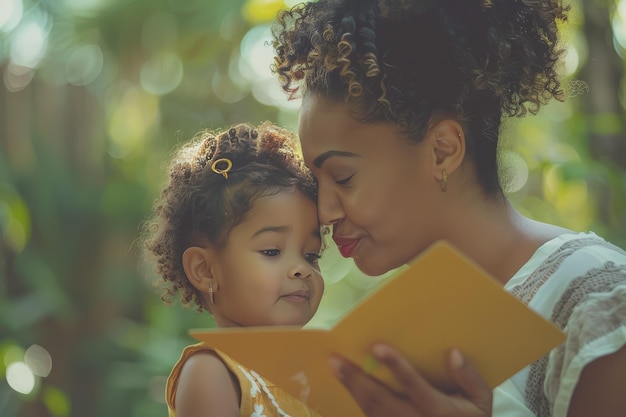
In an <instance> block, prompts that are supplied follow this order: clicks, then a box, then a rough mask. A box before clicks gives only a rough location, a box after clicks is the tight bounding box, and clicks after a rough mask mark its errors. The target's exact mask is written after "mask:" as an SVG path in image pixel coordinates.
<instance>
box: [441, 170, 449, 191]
mask: <svg viewBox="0 0 626 417" xmlns="http://www.w3.org/2000/svg"><path fill="white" fill-rule="evenodd" d="M441 191H443V192H444V193H445V192H446V191H448V173H447V172H446V170H445V169H444V170H443V171H441Z"/></svg>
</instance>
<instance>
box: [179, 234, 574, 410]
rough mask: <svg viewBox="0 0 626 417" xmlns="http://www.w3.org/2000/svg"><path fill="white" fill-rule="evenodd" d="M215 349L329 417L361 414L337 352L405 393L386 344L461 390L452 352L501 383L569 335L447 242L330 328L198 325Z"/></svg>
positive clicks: (438, 379) (435, 379)
mask: <svg viewBox="0 0 626 417" xmlns="http://www.w3.org/2000/svg"><path fill="white" fill-rule="evenodd" d="M190 333H191V335H192V336H193V337H194V338H196V339H198V340H200V341H203V342H206V343H207V344H208V345H210V346H213V347H215V348H217V349H220V350H221V351H223V352H225V353H226V354H228V355H230V356H231V357H232V358H233V359H235V360H237V361H239V362H240V363H242V364H244V365H245V366H247V367H249V368H251V369H253V370H255V371H256V372H257V373H259V374H260V375H261V376H263V377H264V378H266V379H268V380H270V381H272V382H273V383H275V384H276V385H278V386H280V387H282V388H283V389H284V390H286V391H288V392H289V393H291V394H292V395H293V396H295V397H296V398H300V399H301V400H302V401H303V402H304V403H306V404H307V405H308V406H309V407H311V408H312V409H314V410H316V411H317V412H318V413H319V414H320V415H321V416H322V417H345V416H350V417H352V416H363V414H362V412H361V411H360V409H359V408H358V406H357V404H356V403H355V402H354V400H353V399H352V397H351V396H350V395H349V394H348V392H347V391H346V390H345V389H344V388H343V386H342V385H341V384H340V383H339V382H338V381H337V380H336V379H335V378H334V376H333V375H332V373H331V371H330V368H329V366H328V356H329V355H330V354H331V353H333V352H334V353H338V354H340V355H342V356H344V357H347V358H349V359H351V360H352V361H354V362H355V363H357V364H360V365H362V366H363V367H364V368H365V369H367V370H368V371H369V372H371V373H372V374H373V375H375V376H376V377H378V378H380V379H381V380H382V381H383V382H385V383H387V384H388V385H390V386H392V387H394V388H397V389H399V386H398V384H397V383H396V382H395V380H394V378H393V376H392V374H391V373H389V371H387V370H386V368H385V367H383V366H378V365H377V364H376V362H375V361H374V360H373V359H372V357H371V355H370V350H369V349H370V347H371V345H372V344H373V343H376V342H386V343H389V344H391V345H392V346H394V347H395V348H397V349H398V350H399V351H401V352H402V353H403V354H405V355H406V356H407V358H409V359H410V360H411V361H412V363H413V364H414V365H415V367H416V368H417V369H418V370H420V371H421V372H422V373H423V375H425V376H426V377H427V378H428V379H429V380H430V381H431V382H432V383H433V384H435V385H436V386H438V387H441V388H444V389H449V388H452V387H453V386H454V384H453V382H452V380H451V379H450V378H449V376H448V374H447V372H446V366H445V358H446V354H447V352H448V351H449V350H450V349H451V348H458V349H459V350H460V351H461V352H463V354H464V355H465V356H466V357H467V358H468V359H469V360H471V361H472V363H473V364H474V365H475V366H476V367H477V368H478V370H479V371H480V373H481V374H482V376H483V377H484V378H485V380H486V381H487V382H488V383H489V384H490V385H491V386H492V387H495V386H497V385H499V384H500V383H502V382H504V381H505V380H506V379H508V378H509V377H511V376H513V375H514V374H515V373H516V372H518V371H519V370H521V369H522V368H524V367H525V366H526V365H528V364H530V363H531V362H533V361H535V360H537V359H539V358H540V357H541V356H543V355H545V354H546V353H548V352H549V351H550V350H551V349H552V348H554V347H556V346H558V345H559V344H561V343H562V342H563V341H564V340H565V334H564V333H563V332H561V331H560V330H559V329H558V328H557V327H555V326H554V325H553V324H552V323H550V322H548V321H547V320H545V319H544V318H542V317H541V316H539V315H538V314H536V313H535V312H533V311H532V310H530V309H529V308H528V307H527V306H526V305H524V304H523V303H522V302H520V301H519V300H517V299H516V298H515V297H513V296H512V295H511V294H509V293H507V292H506V291H504V289H503V288H502V286H501V285H500V284H499V283H498V282H496V281H495V280H494V279H493V278H491V277H490V276H489V275H488V274H487V273H486V272H484V271H483V270H482V269H481V268H480V267H478V266H477V265H476V264H475V263H473V262H472V261H470V260H469V259H467V258H466V257H465V256H464V255H462V254H461V253H460V252H458V251H457V250H455V249H454V248H453V247H451V246H450V245H449V244H447V243H446V242H438V243H436V244H434V245H432V246H431V247H430V248H429V249H428V250H426V251H425V252H424V253H423V254H421V255H420V256H419V257H418V258H416V259H415V260H414V262H413V263H412V265H411V266H410V267H409V268H408V269H407V270H406V271H404V272H402V273H401V274H400V275H398V276H397V277H395V278H393V279H391V280H390V281H388V282H387V283H385V284H384V285H382V286H381V287H380V288H379V289H377V290H376V291H375V292H373V293H372V294H370V295H369V296H368V297H367V298H365V299H364V300H363V301H362V302H361V303H359V304H358V305H357V306H356V307H355V308H354V309H352V310H350V311H349V312H348V313H347V314H346V316H345V317H344V318H343V319H341V320H340V321H339V322H338V323H337V324H336V325H335V326H333V328H331V329H306V328H305V329H300V328H291V327H256V328H254V327H249V328H232V329H211V330H193V331H191V332H190Z"/></svg>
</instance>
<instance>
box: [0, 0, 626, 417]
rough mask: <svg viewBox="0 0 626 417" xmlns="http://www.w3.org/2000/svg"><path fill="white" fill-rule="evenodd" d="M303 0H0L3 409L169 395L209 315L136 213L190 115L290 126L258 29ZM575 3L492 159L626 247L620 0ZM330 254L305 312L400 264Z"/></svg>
mask: <svg viewBox="0 0 626 417" xmlns="http://www.w3.org/2000/svg"><path fill="white" fill-rule="evenodd" d="M295 3H296V1H282V0H248V1H244V0H220V1H218V0H107V1H105V0H55V1H36V0H0V71H1V72H0V74H1V76H2V79H1V82H0V416H2V417H13V416H24V417H31V416H33V417H35V416H37V417H39V416H54V417H67V416H90V417H91V416H96V417H97V416H106V417H109V416H133V417H139V416H142V417H143V416H146V415H165V414H166V410H165V405H164V400H163V392H164V383H165V378H166V376H167V375H168V373H169V370H170V368H171V366H172V364H173V362H174V361H175V360H176V359H177V358H178V355H179V354H180V351H181V349H182V348H183V347H184V346H185V345H187V344H189V343H191V342H192V340H191V339H190V338H189V337H188V336H187V333H186V332H187V330H188V329H189V328H192V327H207V326H212V325H213V322H212V321H211V319H210V318H209V316H208V315H200V314H198V313H196V312H195V311H193V310H185V309H183V308H182V307H181V306H180V305H179V304H177V303H174V304H173V305H171V306H166V305H164V304H163V303H162V302H161V300H160V294H159V292H158V291H156V290H155V289H154V288H153V282H154V281H155V277H154V275H153V274H152V273H151V271H150V270H149V268H146V267H145V266H144V265H142V263H141V259H140V253H139V251H138V250H137V245H136V239H137V237H138V231H139V229H140V224H141V222H142V220H143V219H144V218H145V216H146V214H147V213H148V212H149V210H150V206H151V203H152V201H153V200H154V198H155V197H156V196H157V193H158V189H159V186H160V184H161V182H162V181H163V180H164V178H165V175H164V172H163V169H162V163H163V161H165V160H166V159H167V158H168V155H169V153H170V151H171V150H172V149H173V147H175V146H176V144H178V143H180V142H182V141H185V140H187V139H189V138H190V137H192V136H193V134H194V133H195V132H197V131H198V130H200V129H203V128H220V127H224V126H228V125H230V124H233V123H237V122H243V121H248V122H252V123H259V122H261V121H264V120H272V121H274V122H276V123H278V124H280V125H283V126H285V127H288V128H290V129H293V130H295V129H296V128H297V111H298V108H299V104H300V103H299V102H297V101H292V102H289V101H287V99H286V97H285V95H284V94H283V93H282V91H281V89H280V87H279V85H278V82H277V80H276V77H274V76H273V75H272V73H271V72H270V65H271V62H272V51H271V47H270V46H269V45H268V41H269V39H270V25H271V23H272V20H273V18H274V17H275V15H276V12H277V11H278V10H279V9H280V8H286V7H291V6H293V5H294V4H295ZM572 4H573V6H574V13H572V16H571V19H570V22H569V24H568V26H567V28H566V33H567V37H566V43H565V44H564V45H563V46H564V47H565V48H566V49H567V51H568V55H567V60H566V62H565V68H564V71H565V73H566V74H567V77H568V80H569V81H568V84H567V86H568V89H567V91H568V95H569V97H570V98H569V99H568V100H567V101H566V102H565V103H553V104H551V105H549V106H547V107H546V108H545V109H544V111H542V112H541V114H540V115H539V116H537V117H527V118H525V119H521V120H515V121H512V122H509V123H507V124H506V125H505V127H504V132H503V139H504V145H505V146H503V148H502V154H501V158H502V167H503V168H502V173H501V176H502V178H503V180H504V183H505V184H504V185H505V189H506V192H507V193H508V195H509V196H510V198H511V200H512V201H513V202H514V204H515V205H516V206H517V207H518V208H519V209H520V210H521V211H522V212H523V213H525V214H527V215H529V216H531V217H533V218H536V219H539V220H543V221H548V222H553V223H556V224H559V225H562V226H565V227H569V228H572V229H575V230H581V231H587V230H594V231H596V233H598V234H599V235H601V236H603V237H605V238H606V239H608V240H610V241H612V242H614V243H616V244H618V245H620V246H622V247H626V173H625V171H626V137H625V135H624V123H625V121H626V114H625V105H626V82H625V78H624V62H625V61H624V54H625V53H626V0H620V1H608V2H592V1H585V2H582V1H575V2H573V3H572ZM476 239H480V236H477V237H476ZM339 260H340V259H339V256H338V254H337V253H336V251H334V250H333V249H332V248H331V249H329V250H328V252H327V253H326V254H325V257H324V259H323V262H322V268H323V272H324V275H325V278H326V282H327V291H326V295H325V298H324V300H323V302H322V307H321V308H320V311H319V313H318V315H317V316H316V317H315V319H314V320H313V322H312V323H311V325H314V326H323V325H329V324H332V323H333V322H335V321H336V320H337V319H338V318H340V317H341V315H342V314H343V313H344V312H345V311H346V309H347V308H349V307H350V306H351V305H353V304H354V303H355V302H357V301H358V300H359V299H360V298H361V297H363V296H364V295H365V294H367V293H368V291H370V290H371V289H373V288H375V287H376V286H377V285H380V283H382V282H384V280H385V279H386V278H388V277H389V276H391V275H393V274H388V275H387V276H385V277H379V278H366V277H363V276H362V275H361V274H360V273H359V272H358V271H357V270H356V268H355V267H354V266H352V265H351V264H350V263H347V262H340V261H339Z"/></svg>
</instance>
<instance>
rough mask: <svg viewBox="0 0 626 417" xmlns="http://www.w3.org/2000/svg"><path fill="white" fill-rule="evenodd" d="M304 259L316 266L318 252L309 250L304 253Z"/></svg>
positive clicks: (318, 256) (318, 257)
mask: <svg viewBox="0 0 626 417" xmlns="http://www.w3.org/2000/svg"><path fill="white" fill-rule="evenodd" d="M304 259H306V261H307V262H308V263H310V264H311V265H316V266H317V261H318V260H319V259H320V254H319V253H317V252H309V253H305V254H304Z"/></svg>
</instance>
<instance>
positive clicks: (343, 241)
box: [333, 236, 361, 258]
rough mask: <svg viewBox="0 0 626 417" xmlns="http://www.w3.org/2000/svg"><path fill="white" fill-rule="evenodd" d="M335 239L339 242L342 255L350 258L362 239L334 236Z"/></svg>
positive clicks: (338, 245)
mask: <svg viewBox="0 0 626 417" xmlns="http://www.w3.org/2000/svg"><path fill="white" fill-rule="evenodd" d="M333 240H334V241H335V243H336V244H337V247H338V248H339V253H341V256H343V257H344V258H349V257H351V256H352V254H353V253H354V250H355V249H356V247H357V245H358V244H359V242H360V240H361V239H354V238H345V237H339V236H333Z"/></svg>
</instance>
